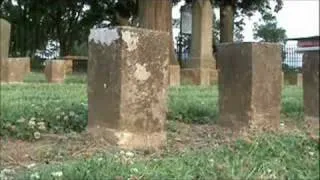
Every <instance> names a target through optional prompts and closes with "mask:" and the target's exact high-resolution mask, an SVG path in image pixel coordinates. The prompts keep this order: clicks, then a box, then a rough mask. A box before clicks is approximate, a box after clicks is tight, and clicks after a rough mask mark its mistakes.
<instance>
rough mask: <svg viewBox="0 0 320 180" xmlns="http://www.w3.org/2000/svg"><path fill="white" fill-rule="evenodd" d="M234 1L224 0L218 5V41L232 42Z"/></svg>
mask: <svg viewBox="0 0 320 180" xmlns="http://www.w3.org/2000/svg"><path fill="white" fill-rule="evenodd" d="M234 13H235V1H234V0H224V1H222V2H221V5H220V42H221V43H222V42H233V29H234V28H233V24H234Z"/></svg>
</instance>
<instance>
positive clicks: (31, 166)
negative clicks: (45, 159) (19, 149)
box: [27, 163, 36, 169]
mask: <svg viewBox="0 0 320 180" xmlns="http://www.w3.org/2000/svg"><path fill="white" fill-rule="evenodd" d="M35 166H36V164H35V163H32V164H29V165H27V168H28V169H31V168H33V167H35Z"/></svg>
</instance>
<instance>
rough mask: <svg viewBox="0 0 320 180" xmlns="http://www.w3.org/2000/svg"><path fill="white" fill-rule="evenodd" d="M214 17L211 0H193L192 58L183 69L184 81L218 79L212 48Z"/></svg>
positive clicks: (199, 82) (202, 81) (195, 82)
mask: <svg viewBox="0 0 320 180" xmlns="http://www.w3.org/2000/svg"><path fill="white" fill-rule="evenodd" d="M212 18H213V9H212V5H211V2H210V0H196V1H193V3H192V36H191V38H192V40H191V60H190V61H188V62H187V63H186V64H185V68H182V69H181V80H182V81H189V82H192V83H193V84H197V85H210V83H212V82H216V81H217V77H216V75H217V72H216V71H217V70H216V66H215V58H214V56H213V50H212V27H213V25H212ZM213 71H214V72H213Z"/></svg>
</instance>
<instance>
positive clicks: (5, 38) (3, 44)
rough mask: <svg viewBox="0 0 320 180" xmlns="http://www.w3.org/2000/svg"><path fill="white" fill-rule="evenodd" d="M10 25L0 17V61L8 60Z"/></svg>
mask: <svg viewBox="0 0 320 180" xmlns="http://www.w3.org/2000/svg"><path fill="white" fill-rule="evenodd" d="M10 31H11V25H10V23H9V22H8V21H6V20H5V19H1V18H0V61H2V60H8V54H9V45H10Z"/></svg>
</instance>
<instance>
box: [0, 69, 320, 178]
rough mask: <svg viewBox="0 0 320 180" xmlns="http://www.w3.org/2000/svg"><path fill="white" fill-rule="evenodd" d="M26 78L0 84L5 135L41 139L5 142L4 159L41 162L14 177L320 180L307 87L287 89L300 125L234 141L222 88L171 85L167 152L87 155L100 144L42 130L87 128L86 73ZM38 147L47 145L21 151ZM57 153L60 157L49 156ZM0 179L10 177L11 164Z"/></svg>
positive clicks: (287, 106) (287, 104) (285, 112)
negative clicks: (219, 123)
mask: <svg viewBox="0 0 320 180" xmlns="http://www.w3.org/2000/svg"><path fill="white" fill-rule="evenodd" d="M25 81H26V82H28V83H26V84H20V85H2V86H1V115H0V118H1V127H0V128H1V129H0V135H1V136H2V137H15V138H19V139H28V140H35V139H38V141H35V142H30V143H29V142H23V143H22V142H20V144H18V143H16V141H14V142H10V141H6V142H5V143H3V142H2V145H3V144H4V151H3V152H2V156H1V157H10V158H11V159H12V157H13V155H12V150H13V149H15V150H17V153H16V154H17V155H16V156H17V157H18V156H21V154H27V153H29V154H28V156H32V157H37V158H38V159H37V158H30V159H32V162H33V161H34V162H36V163H37V164H39V166H36V167H33V168H27V169H25V170H23V171H19V172H16V173H14V174H13V175H12V176H15V178H17V179H80V180H81V179H118V180H120V179H128V178H131V179H319V164H318V163H319V153H318V151H319V147H318V141H315V140H314V138H311V137H310V136H309V135H308V134H307V133H306V131H305V129H302V128H300V127H301V124H303V122H302V117H303V106H302V89H301V88H298V87H294V86H288V87H285V88H284V89H283V94H282V110H281V113H282V117H283V119H282V121H283V122H282V123H284V124H294V125H297V126H298V128H291V127H290V128H289V127H288V129H286V128H285V129H284V130H282V131H281V132H277V133H273V134H270V133H269V134H262V135H259V136H250V137H249V138H248V137H236V138H234V139H233V140H229V138H230V137H229V136H228V135H227V130H223V129H220V130H219V129H218V128H217V127H216V125H214V124H215V121H216V120H217V118H218V106H217V103H218V92H217V87H216V86H213V87H193V86H182V87H178V88H171V89H170V91H169V97H168V98H169V101H168V103H169V104H168V106H169V112H168V119H169V120H170V121H169V125H168V130H167V131H168V146H167V147H166V149H165V150H163V151H162V152H160V153H151V154H144V153H141V152H129V153H126V152H124V153H120V150H112V151H111V150H106V149H107V148H105V147H103V148H101V149H104V150H102V151H99V153H98V154H97V153H92V154H91V155H90V156H87V155H86V153H87V152H88V151H89V149H90V148H91V149H94V148H96V147H97V144H100V143H101V142H98V143H93V141H94V140H90V141H89V140H86V141H83V140H79V141H78V140H74V139H72V138H71V139H70V140H66V141H61V140H55V141H54V143H53V142H46V143H47V144H45V142H41V139H42V138H41V137H42V135H43V134H48V133H49V134H54V133H58V134H63V133H69V134H70V133H71V134H72V132H74V131H75V132H81V131H83V130H84V129H85V127H86V123H87V118H86V117H87V95H86V84H85V82H86V77H85V76H83V75H81V76H79V75H74V76H69V77H68V78H67V80H66V83H65V84H63V85H50V84H46V83H44V82H45V79H44V76H42V75H41V74H35V73H32V74H30V75H29V76H28V77H27V78H26V80H25ZM181 122H182V123H181ZM58 141H59V142H58ZM87 141H89V142H90V143H89V144H90V145H88V144H87V143H88V142H87ZM28 143H29V144H28ZM10 144H11V145H10ZM12 144H14V145H12ZM21 144H23V145H21ZM26 144H28V145H26ZM92 144H94V146H93V145H92ZM34 146H36V147H42V149H41V148H38V149H37V150H32V151H31V150H30V151H29V152H23V153H22V152H21V151H18V150H19V149H24V150H26V149H29V148H30V149H32V148H33V147H34ZM69 146H70V147H69ZM27 147H28V148H27ZM93 147H94V148H93ZM39 149H41V150H42V151H41V152H40V150H39ZM79 149H80V150H79ZM83 149H85V153H80V154H81V155H79V156H77V157H76V158H75V157H74V156H75V154H79V153H76V152H79V151H82V150H83ZM26 151H28V150H26ZM6 153H7V154H6ZM10 153H11V154H10ZM32 153H33V154H32ZM43 154H45V155H43ZM51 156H54V157H52V158H51V159H50V158H49V157H51ZM57 156H59V157H60V159H57V158H56V157H57ZM10 158H9V159H10ZM48 158H49V159H50V163H49V165H41V164H46V163H48ZM34 159H37V160H34ZM45 159H46V160H45ZM62 159H64V160H62ZM51 162H52V163H51ZM62 162H63V163H62ZM28 163H31V162H30V161H28ZM18 164H19V163H18ZM6 167H9V166H6ZM0 169H3V168H1V167H0ZM60 175H61V176H60ZM0 176H6V177H10V176H11V175H10V172H9V170H8V168H7V169H3V170H2V173H1V174H0ZM38 177H39V178H38ZM0 179H1V178H0Z"/></svg>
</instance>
